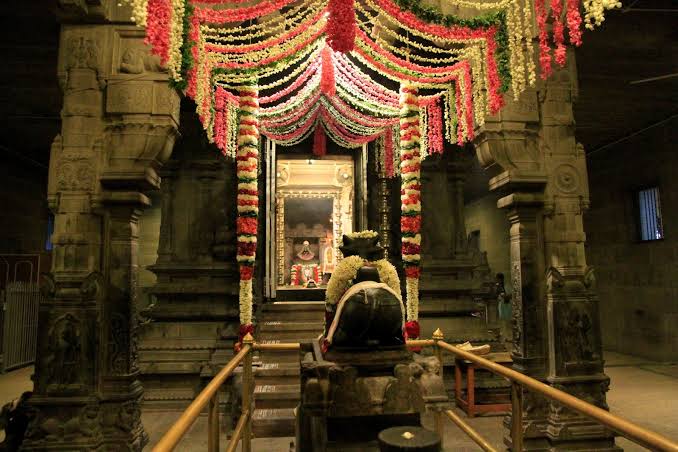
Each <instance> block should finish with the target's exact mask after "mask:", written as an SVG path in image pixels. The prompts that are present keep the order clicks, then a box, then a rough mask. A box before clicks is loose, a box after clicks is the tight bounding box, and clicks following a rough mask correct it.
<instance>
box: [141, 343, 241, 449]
mask: <svg viewBox="0 0 678 452" xmlns="http://www.w3.org/2000/svg"><path fill="white" fill-rule="evenodd" d="M251 350H252V345H251V344H245V345H243V347H242V349H241V350H240V351H239V352H238V354H237V355H235V356H234V357H233V359H231V360H230V361H229V362H228V364H226V366H224V368H223V369H221V370H220V371H219V373H218V374H216V375H215V376H214V378H212V380H211V381H210V382H209V383H208V384H207V386H205V389H203V390H202V391H201V392H200V394H198V397H196V398H195V400H193V402H191V404H190V405H189V406H188V408H186V411H184V412H183V413H182V414H181V416H180V417H179V419H178V420H177V421H176V422H175V423H174V425H172V427H170V429H169V430H168V431H167V433H165V436H163V437H162V439H160V441H159V442H158V444H156V446H155V447H154V448H153V452H169V451H171V450H174V448H175V447H176V445H177V444H178V443H179V441H181V438H183V436H184V435H185V434H186V432H187V431H188V429H189V428H191V426H192V425H193V423H194V422H195V420H196V419H198V416H200V412H201V411H202V410H203V408H205V405H207V403H208V402H210V401H211V400H213V399H214V397H215V396H216V394H217V391H219V388H220V387H221V385H222V384H223V383H224V382H225V381H226V379H227V378H228V377H229V376H230V375H231V374H232V373H233V371H234V370H235V369H236V368H237V367H238V365H239V364H240V362H241V361H242V360H243V359H245V357H246V356H251V355H250V354H249V353H250V351H251ZM250 369H251V366H250ZM213 405H214V406H216V409H215V411H217V412H218V406H219V404H218V403H213ZM211 412H212V410H210V413H211ZM209 424H210V428H212V424H213V422H210V423H209ZM217 427H218V422H217ZM217 432H218V430H217ZM210 438H212V435H210ZM217 443H218V437H217ZM214 446H216V448H217V449H218V447H219V446H218V444H216V445H214ZM214 446H213V447H214Z"/></svg>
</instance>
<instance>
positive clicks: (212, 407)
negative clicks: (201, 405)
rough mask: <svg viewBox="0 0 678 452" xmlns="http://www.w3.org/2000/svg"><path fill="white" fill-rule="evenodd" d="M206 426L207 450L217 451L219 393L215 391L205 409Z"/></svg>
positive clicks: (210, 451)
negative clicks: (207, 431) (207, 430)
mask: <svg viewBox="0 0 678 452" xmlns="http://www.w3.org/2000/svg"><path fill="white" fill-rule="evenodd" d="M207 410H208V411H207V425H208V429H209V433H208V437H207V450H208V451H209V452H218V451H219V392H218V391H217V392H216V393H215V394H214V396H213V397H212V398H211V399H210V402H209V405H208V408H207Z"/></svg>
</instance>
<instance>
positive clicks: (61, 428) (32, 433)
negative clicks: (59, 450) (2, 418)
mask: <svg viewBox="0 0 678 452" xmlns="http://www.w3.org/2000/svg"><path fill="white" fill-rule="evenodd" d="M101 418H102V416H101V410H100V408H99V405H98V404H87V405H85V406H84V407H82V408H80V410H77V408H75V409H74V408H72V407H68V408H65V409H61V410H59V411H58V412H57V413H56V414H55V415H54V416H41V415H39V416H38V417H37V418H35V419H34V421H33V422H32V423H31V425H30V427H29V429H28V431H27V432H26V438H29V439H31V440H33V441H35V440H43V441H45V442H50V441H55V440H74V439H76V438H79V437H83V436H84V437H88V438H91V437H94V436H96V435H97V434H99V433H100V429H99V424H100V422H101Z"/></svg>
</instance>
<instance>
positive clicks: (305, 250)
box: [297, 240, 315, 261]
mask: <svg viewBox="0 0 678 452" xmlns="http://www.w3.org/2000/svg"><path fill="white" fill-rule="evenodd" d="M297 257H298V258H299V259H301V260H302V261H310V260H312V259H313V258H314V257H315V254H314V253H313V251H311V244H310V243H309V242H308V240H304V243H302V245H301V251H299V253H298V254H297Z"/></svg>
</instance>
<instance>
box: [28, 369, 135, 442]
mask: <svg viewBox="0 0 678 452" xmlns="http://www.w3.org/2000/svg"><path fill="white" fill-rule="evenodd" d="M136 383H137V385H136V386H137V388H138V389H137V391H136V392H137V394H135V395H134V396H133V397H129V396H128V398H126V399H122V400H116V401H100V400H98V399H97V398H95V397H82V398H75V397H70V398H69V399H68V401H67V402H66V403H63V402H61V403H59V401H58V399H57V398H52V397H33V398H31V400H30V406H31V408H33V409H34V410H35V411H36V413H37V415H36V417H35V418H34V420H33V422H32V423H31V425H30V427H29V430H28V431H27V432H26V438H25V439H24V442H23V444H22V446H21V450H25V451H47V450H55V451H56V450H59V451H61V450H68V451H82V452H84V451H92V450H94V451H105V450H116V451H135V452H136V451H141V450H142V449H143V448H144V446H146V444H147V443H148V435H147V434H146V432H145V431H144V429H143V426H142V425H141V409H140V404H141V392H142V389H141V385H140V384H139V382H138V381H137V382H136Z"/></svg>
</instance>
